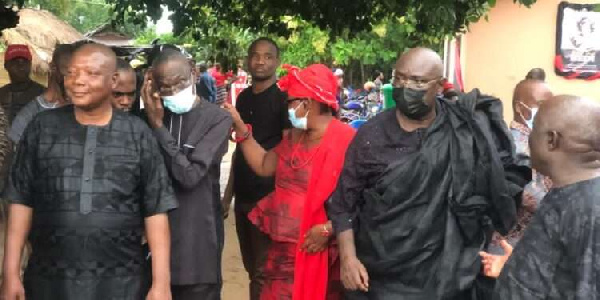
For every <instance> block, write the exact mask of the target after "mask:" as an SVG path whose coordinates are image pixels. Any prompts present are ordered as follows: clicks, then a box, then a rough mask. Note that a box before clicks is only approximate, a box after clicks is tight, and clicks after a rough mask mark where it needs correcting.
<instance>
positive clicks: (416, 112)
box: [392, 88, 433, 120]
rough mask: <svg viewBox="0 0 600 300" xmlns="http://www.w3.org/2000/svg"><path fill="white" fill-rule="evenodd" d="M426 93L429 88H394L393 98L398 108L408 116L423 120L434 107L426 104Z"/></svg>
mask: <svg viewBox="0 0 600 300" xmlns="http://www.w3.org/2000/svg"><path fill="white" fill-rule="evenodd" d="M425 94H427V90H415V89H411V88H394V90H393V91H392V98H393V99H394V102H396V108H397V109H398V110H399V111H400V112H401V113H402V114H404V115H405V116H406V117H407V118H409V119H412V120H422V119H423V118H424V117H425V116H426V115H427V114H428V113H430V112H431V110H432V109H433V107H430V106H429V105H427V104H425V99H424V98H425Z"/></svg>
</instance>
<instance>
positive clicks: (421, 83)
mask: <svg viewBox="0 0 600 300" xmlns="http://www.w3.org/2000/svg"><path fill="white" fill-rule="evenodd" d="M438 80H440V78H435V79H410V78H400V77H394V84H393V85H394V87H399V86H403V87H408V88H416V89H425V88H428V87H429V85H430V84H431V83H432V82H435V81H438Z"/></svg>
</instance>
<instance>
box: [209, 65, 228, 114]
mask: <svg viewBox="0 0 600 300" xmlns="http://www.w3.org/2000/svg"><path fill="white" fill-rule="evenodd" d="M210 75H212V77H213V78H214V79H215V81H216V82H217V102H216V104H217V105H221V104H223V102H225V99H226V98H227V87H226V86H225V81H226V80H227V76H226V75H224V74H223V73H222V72H221V64H220V63H216V64H215V67H214V68H212V69H211V71H210Z"/></svg>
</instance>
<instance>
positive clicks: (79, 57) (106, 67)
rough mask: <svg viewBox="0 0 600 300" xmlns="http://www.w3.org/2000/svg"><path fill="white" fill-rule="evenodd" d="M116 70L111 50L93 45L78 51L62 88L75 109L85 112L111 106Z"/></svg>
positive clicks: (72, 59)
mask: <svg viewBox="0 0 600 300" xmlns="http://www.w3.org/2000/svg"><path fill="white" fill-rule="evenodd" d="M116 69H117V59H116V55H115V53H114V52H113V51H112V50H111V49H110V48H108V47H106V46H104V45H100V44H93V43H92V44H85V45H83V46H81V47H79V48H77V50H75V52H74V53H73V57H72V58H71V60H70V62H69V68H68V73H67V76H65V89H66V91H67V95H69V98H70V99H71V102H72V103H73V104H74V105H75V107H77V108H79V109H82V110H86V111H92V110H96V109H100V110H104V109H105V108H106V107H110V104H111V101H110V100H111V98H112V91H113V89H114V88H115V86H116V84H117V73H116Z"/></svg>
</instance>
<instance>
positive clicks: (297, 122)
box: [288, 103, 308, 130]
mask: <svg viewBox="0 0 600 300" xmlns="http://www.w3.org/2000/svg"><path fill="white" fill-rule="evenodd" d="M300 105H302V103H301V104H299V105H298V106H297V107H295V108H293V107H292V108H290V109H288V118H289V119H290V122H291V123H292V126H293V127H294V128H298V129H302V130H306V129H308V111H307V112H306V115H305V116H304V117H302V118H298V117H296V110H298V107H300Z"/></svg>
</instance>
